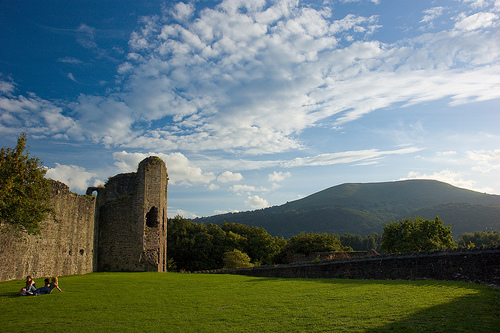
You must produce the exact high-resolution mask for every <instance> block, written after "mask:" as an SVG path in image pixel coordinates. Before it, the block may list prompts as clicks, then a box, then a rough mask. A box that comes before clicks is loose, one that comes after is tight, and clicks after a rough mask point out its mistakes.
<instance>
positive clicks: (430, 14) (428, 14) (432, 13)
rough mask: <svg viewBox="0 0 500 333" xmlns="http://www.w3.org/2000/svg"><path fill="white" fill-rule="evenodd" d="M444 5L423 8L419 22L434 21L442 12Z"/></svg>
mask: <svg viewBox="0 0 500 333" xmlns="http://www.w3.org/2000/svg"><path fill="white" fill-rule="evenodd" d="M443 10H444V7H441V6H440V7H433V8H430V9H427V10H424V14H425V15H424V17H423V18H422V20H421V21H420V22H421V23H426V22H431V21H434V20H435V19H436V18H437V17H439V16H441V15H442V14H443Z"/></svg>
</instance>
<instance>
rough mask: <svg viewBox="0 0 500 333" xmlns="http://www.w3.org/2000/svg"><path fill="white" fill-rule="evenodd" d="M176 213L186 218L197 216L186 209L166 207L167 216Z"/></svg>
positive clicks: (170, 216)
mask: <svg viewBox="0 0 500 333" xmlns="http://www.w3.org/2000/svg"><path fill="white" fill-rule="evenodd" d="M177 215H179V216H182V217H184V218H187V219H194V218H197V217H198V216H197V215H196V214H195V213H193V212H188V211H185V210H182V209H167V216H168V217H169V218H173V217H175V216H177Z"/></svg>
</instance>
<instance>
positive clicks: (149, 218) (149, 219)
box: [146, 206, 160, 228]
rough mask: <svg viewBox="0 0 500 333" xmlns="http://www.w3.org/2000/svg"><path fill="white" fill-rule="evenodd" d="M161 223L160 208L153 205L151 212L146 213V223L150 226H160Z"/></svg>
mask: <svg viewBox="0 0 500 333" xmlns="http://www.w3.org/2000/svg"><path fill="white" fill-rule="evenodd" d="M159 224H160V223H159V222H158V208H156V207H154V206H153V207H151V209H150V210H149V212H147V214H146V225H147V226H148V227H150V228H156V227H158V225H159Z"/></svg>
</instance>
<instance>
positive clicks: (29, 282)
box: [19, 275, 36, 296]
mask: <svg viewBox="0 0 500 333" xmlns="http://www.w3.org/2000/svg"><path fill="white" fill-rule="evenodd" d="M35 291H36V286H35V281H33V278H32V277H31V275H28V276H27V277H26V287H24V288H22V289H21V291H20V292H19V295H22V296H29V295H33V294H34V293H35Z"/></svg>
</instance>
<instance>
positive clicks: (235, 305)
mask: <svg viewBox="0 0 500 333" xmlns="http://www.w3.org/2000/svg"><path fill="white" fill-rule="evenodd" d="M36 282H37V285H39V286H42V285H43V279H37V280H36ZM23 283H24V281H8V282H2V283H0V331H1V332H108V331H114V332H122V331H131V332H384V331H396V332H398V331H399V332H498V331H499V329H500V292H499V291H498V290H497V289H493V288H490V287H486V286H482V285H477V284H470V283H460V282H443V281H374V280H335V279H276V278H253V277H247V276H235V275H205V274H180V273H93V274H88V275H82V276H67V277H60V278H59V285H60V286H61V288H62V289H63V290H65V292H64V293H60V292H58V291H57V290H56V291H54V292H53V293H52V294H50V295H43V296H37V297H33V296H31V297H26V296H17V292H18V291H19V289H20V288H21V287H22V286H23Z"/></svg>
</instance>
